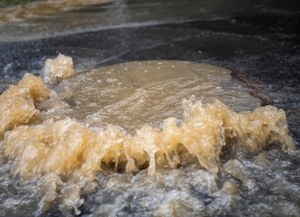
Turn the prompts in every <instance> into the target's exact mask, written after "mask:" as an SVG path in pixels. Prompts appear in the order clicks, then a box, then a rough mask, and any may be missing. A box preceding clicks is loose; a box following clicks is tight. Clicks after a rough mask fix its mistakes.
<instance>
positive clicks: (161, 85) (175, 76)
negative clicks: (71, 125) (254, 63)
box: [55, 61, 261, 132]
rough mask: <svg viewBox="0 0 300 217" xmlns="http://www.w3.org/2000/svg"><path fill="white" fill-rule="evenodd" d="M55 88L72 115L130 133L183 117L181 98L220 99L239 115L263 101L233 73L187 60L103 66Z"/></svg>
mask: <svg viewBox="0 0 300 217" xmlns="http://www.w3.org/2000/svg"><path fill="white" fill-rule="evenodd" d="M87 75H88V76H87ZM55 90H56V91H57V92H58V94H59V97H60V98H62V99H64V101H66V102H67V103H69V105H70V106H71V110H70V111H66V114H67V115H68V116H71V117H75V118H77V119H79V120H86V118H87V117H88V118H87V120H90V121H91V124H92V125H93V124H97V123H101V124H103V123H107V124H115V125H119V126H122V127H123V128H125V129H126V130H129V131H131V132H132V131H134V130H135V129H137V128H140V127H142V126H143V125H144V124H145V123H148V124H151V125H153V126H156V127H157V126H159V124H160V123H161V122H162V121H163V120H164V119H166V118H168V117H178V118H179V119H180V118H182V100H183V99H185V98H189V97H190V96H192V95H194V96H195V97H196V98H197V99H203V101H204V102H205V101H208V100H209V99H213V98H219V99H221V100H222V101H223V102H224V103H225V104H227V105H229V106H231V107H232V108H233V109H234V110H235V111H246V110H249V109H254V108H256V107H258V106H259V105H260V103H261V102H260V100H259V99H257V98H255V97H253V96H252V95H250V91H249V89H248V88H247V87H246V85H243V84H242V83H241V82H238V81H236V80H235V81H234V82H233V80H232V78H231V72H230V71H229V70H226V69H224V68H219V67H216V66H212V65H208V64H195V63H191V62H183V61H141V62H131V63H124V64H118V65H113V66H108V67H102V68H99V69H94V70H92V71H91V72H89V73H88V74H86V73H82V74H80V75H78V76H76V77H74V78H70V79H68V80H66V81H64V82H62V83H61V84H59V85H58V86H57V87H55ZM95 119H97V121H95ZM94 122H95V123H94Z"/></svg>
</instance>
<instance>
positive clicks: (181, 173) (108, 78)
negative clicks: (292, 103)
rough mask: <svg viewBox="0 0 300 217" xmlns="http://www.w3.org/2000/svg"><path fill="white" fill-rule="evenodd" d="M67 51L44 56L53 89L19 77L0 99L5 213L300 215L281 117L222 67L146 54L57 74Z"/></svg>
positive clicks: (292, 156)
mask: <svg viewBox="0 0 300 217" xmlns="http://www.w3.org/2000/svg"><path fill="white" fill-rule="evenodd" d="M64 58H67V57H64V56H59V58H58V61H50V62H49V61H47V62H48V65H47V64H46V65H45V67H44V74H45V81H48V82H50V83H52V84H51V85H50V86H49V85H48V86H47V85H45V84H44V83H43V81H42V80H41V79H40V78H38V77H36V76H34V75H31V74H26V75H25V76H24V78H23V79H22V80H21V81H20V82H19V83H18V85H16V86H11V87H10V88H9V89H8V90H7V91H6V92H4V93H3V94H2V95H1V98H0V103H1V115H0V120H1V131H0V133H1V134H0V135H1V136H2V138H3V140H2V142H1V156H2V157H1V161H2V164H1V168H0V169H1V185H0V189H1V191H2V194H1V196H0V200H1V204H2V205H1V206H2V207H1V215H10V216H19V215H23V214H24V213H25V215H36V216H40V215H46V216H47V215H49V216H52V215H58V216H60V215H64V216H66V215H83V216H128V215H131V216H177V215H178V216H181V215H183V214H185V215H188V216H207V215H210V216H212V215H221V214H222V215H223V214H225V215H226V214H229V213H232V212H235V213H237V215H245V214H247V213H249V212H250V210H254V211H255V212H257V213H258V215H270V214H271V213H274V212H276V213H278V215H285V214H288V215H289V216H297V214H298V213H299V201H300V198H299V195H298V194H297V192H299V188H300V186H299V185H298V180H299V168H298V167H297V165H299V160H298V158H297V155H298V154H299V153H298V152H299V151H295V150H293V149H294V145H293V141H292V139H291V137H290V136H289V134H288V128H287V122H286V117H285V113H284V111H282V110H278V109H277V108H275V107H272V106H267V107H259V104H260V100H258V99H257V98H255V97H253V96H251V95H250V94H249V88H247V87H246V85H245V84H243V83H241V82H239V81H237V80H234V79H233V78H232V77H231V72H230V71H229V70H226V69H224V68H220V67H216V66H212V65H207V64H195V63H191V62H181V61H142V62H130V63H123V64H118V65H112V66H107V67H102V68H99V69H94V70H92V71H91V72H86V73H81V74H78V75H74V76H73V77H70V78H64V76H62V75H61V74H60V73H57V72H58V71H59V70H58V69H60V70H62V71H65V72H69V71H70V68H72V62H70V61H69V59H64ZM49 64H50V65H51V64H52V66H53V67H50V66H49ZM63 66H64V67H65V70H63ZM49 68H50V69H49ZM51 69H54V71H51ZM49 70H50V71H49ZM49 76H50V77H51V76H52V77H53V76H54V77H55V76H57V78H59V79H57V80H56V79H54V80H52V81H54V82H51V80H49V79H47V77H48V78H49ZM61 78H64V79H65V80H63V81H62V82H60V81H61ZM57 82H60V83H59V84H56V83H57ZM190 96H192V97H190ZM220 100H221V101H223V102H224V103H225V104H227V106H226V105H225V104H223V103H222V102H220ZM228 106H230V107H231V109H230V108H229V107H228ZM253 109H254V111H252V112H251V111H250V112H247V111H248V110H253ZM270 186H271V188H270ZM13 192H14V193H13ZM278 194H279V195H280V197H279V201H277V200H278V197H277V196H276V195H278ZM274 197H275V198H276V199H275V200H274ZM254 198H256V199H254ZM260 198H263V200H262V199H260ZM241 199H243V200H242V201H241ZM254 201H257V202H254ZM278 203H279V204H280V207H281V208H279V207H278Z"/></svg>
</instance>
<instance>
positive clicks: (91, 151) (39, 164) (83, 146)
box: [0, 74, 294, 211]
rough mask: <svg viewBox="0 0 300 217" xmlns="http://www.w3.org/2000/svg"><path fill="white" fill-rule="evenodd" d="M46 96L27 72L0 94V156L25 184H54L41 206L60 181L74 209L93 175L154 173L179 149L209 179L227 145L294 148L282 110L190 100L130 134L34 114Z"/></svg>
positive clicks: (176, 157) (176, 158) (175, 161)
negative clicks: (108, 171)
mask: <svg viewBox="0 0 300 217" xmlns="http://www.w3.org/2000/svg"><path fill="white" fill-rule="evenodd" d="M52 91H53V90H52ZM49 95H50V89H49V88H48V87H47V86H46V85H45V84H43V82H42V80H41V79H40V78H38V77H36V76H34V75H31V74H26V75H25V76H24V77H23V79H22V80H21V81H20V82H19V83H18V84H17V85H15V86H11V87H10V88H9V89H8V90H7V91H5V92H4V93H3V94H2V95H1V96H0V109H1V110H0V111H1V113H0V124H1V128H0V136H1V137H3V141H2V142H1V151H2V153H3V154H4V155H5V156H7V157H8V158H9V159H10V160H12V161H13V164H14V170H13V172H14V173H15V174H18V175H20V177H21V179H22V180H24V181H27V180H32V179H36V178H40V177H42V178H43V179H45V183H52V184H47V186H48V187H49V186H52V187H51V189H52V190H49V191H51V192H50V193H49V192H48V193H46V194H45V197H44V198H43V203H45V204H47V203H48V202H51V201H53V200H54V199H55V198H56V197H57V194H56V187H55V186H56V185H58V184H57V183H59V181H57V180H63V181H64V182H66V183H69V187H68V189H69V188H70V189H69V190H68V189H65V191H66V192H69V193H66V195H65V200H64V201H65V202H64V203H65V206H67V207H74V208H75V210H77V207H78V206H80V205H81V204H82V202H83V201H82V200H81V199H80V189H81V188H85V187H84V186H85V184H84V183H86V181H88V182H92V181H93V180H95V179H96V175H97V173H98V172H101V171H103V170H106V169H107V168H111V169H114V170H115V171H124V172H136V171H139V170H141V169H144V168H145V167H147V168H148V174H149V175H153V174H154V173H155V171H156V170H157V168H159V167H161V166H166V165H168V166H169V167H170V168H176V167H177V166H178V165H179V164H180V159H181V158H180V157H181V153H182V152H181V151H180V150H181V148H182V147H184V148H185V149H186V151H187V152H188V153H189V154H190V155H193V156H196V158H197V160H198V162H199V164H200V165H201V166H202V167H203V168H205V169H207V170H208V171H210V172H211V173H213V174H216V173H217V172H218V163H219V161H220V156H221V153H222V149H223V147H225V146H234V145H239V146H243V147H245V148H246V149H248V150H250V151H256V150H261V149H263V148H265V147H267V146H268V145H270V144H272V143H274V142H279V143H280V144H281V145H282V148H283V150H285V151H286V150H292V149H293V148H294V144H293V141H292V138H291V137H290V136H289V132H288V125H287V120H286V115H285V112H284V111H283V110H281V109H277V108H275V107H273V106H265V107H258V108H257V109H255V110H254V111H252V112H250V111H249V112H240V113H238V112H234V111H232V110H231V109H230V108H229V107H227V106H226V105H225V104H223V103H222V102H221V101H220V100H218V99H214V100H212V101H210V102H207V103H204V104H203V103H202V102H201V101H197V100H196V99H195V97H193V96H192V97H191V98H190V99H188V100H183V112H182V113H183V114H182V115H181V117H182V118H181V119H180V120H179V118H178V117H169V118H166V119H164V120H163V121H162V124H161V126H160V127H155V126H150V125H147V123H146V124H145V125H144V126H142V127H139V128H137V129H136V130H135V131H133V132H131V133H129V132H128V131H126V130H124V128H122V127H120V126H117V125H111V124H109V125H107V126H106V127H103V126H102V127H101V126H96V127H95V126H94V127H89V126H88V124H86V123H85V122H82V121H79V120H77V119H74V118H70V117H64V118H51V115H50V116H49V115H48V116H47V115H44V116H43V115H40V114H41V113H45V112H46V113H47V112H49V110H51V108H49V110H47V111H42V110H39V109H37V108H39V105H40V104H41V102H42V101H44V102H45V100H46V99H47V98H48V97H49ZM57 100H59V99H57ZM36 105H37V106H36ZM50 114H51V112H50ZM45 117H47V119H46V118H45ZM49 117H50V118H49ZM70 186H73V187H70ZM48 187H47V189H48ZM62 192H64V190H62ZM70 195H71V196H70ZM47 201H48V202H47ZM72 201H73V202H72ZM77 211H78V210H77Z"/></svg>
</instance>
